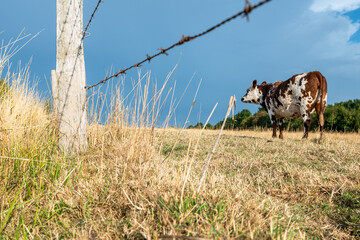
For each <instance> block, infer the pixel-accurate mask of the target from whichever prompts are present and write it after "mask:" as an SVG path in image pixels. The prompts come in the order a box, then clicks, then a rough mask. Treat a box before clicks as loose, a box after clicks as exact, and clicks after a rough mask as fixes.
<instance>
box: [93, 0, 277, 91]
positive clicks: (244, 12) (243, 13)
mask: <svg viewBox="0 0 360 240" xmlns="http://www.w3.org/2000/svg"><path fill="white" fill-rule="evenodd" d="M270 1H271V0H263V1H261V2H259V3H257V4H256V5H253V6H252V5H251V4H250V3H249V1H248V0H246V2H245V7H244V9H243V10H242V11H240V12H238V13H236V14H235V15H233V16H231V17H229V18H227V19H225V20H224V21H222V22H220V23H218V24H216V25H215V26H213V27H210V28H209V29H207V30H205V31H204V32H201V33H199V34H197V35H194V36H184V35H182V37H181V39H180V40H179V41H178V42H176V43H174V44H173V45H171V46H170V47H168V48H165V49H164V48H159V49H158V50H159V52H158V53H156V54H154V55H152V56H150V55H148V54H146V58H145V59H144V60H142V61H140V62H138V63H136V64H134V65H132V66H130V67H127V68H125V69H120V70H119V71H118V72H116V73H115V74H114V75H111V76H109V77H106V78H104V79H103V80H101V81H100V82H98V83H95V84H93V85H90V86H87V87H86V89H88V90H89V89H91V88H93V87H96V86H97V85H99V84H103V83H105V82H107V81H108V80H110V79H112V78H114V77H118V76H119V75H120V74H125V73H126V72H127V71H128V70H130V69H132V68H134V67H139V66H141V65H142V64H143V63H145V62H146V61H148V62H149V63H150V61H151V60H152V59H153V58H155V57H157V56H160V55H162V54H164V55H166V56H167V55H168V53H167V52H168V51H169V50H171V49H173V48H174V47H177V46H180V45H183V44H184V43H187V42H190V41H192V40H194V39H196V38H199V37H202V36H204V35H205V34H208V33H209V32H212V31H214V30H215V29H217V28H219V27H221V26H222V25H224V24H226V23H228V22H230V21H232V20H234V19H235V18H238V17H240V16H244V17H246V18H247V20H249V14H250V12H252V11H253V10H254V9H256V8H258V7H260V6H262V5H264V4H265V3H267V2H270ZM100 2H101V1H100Z"/></svg>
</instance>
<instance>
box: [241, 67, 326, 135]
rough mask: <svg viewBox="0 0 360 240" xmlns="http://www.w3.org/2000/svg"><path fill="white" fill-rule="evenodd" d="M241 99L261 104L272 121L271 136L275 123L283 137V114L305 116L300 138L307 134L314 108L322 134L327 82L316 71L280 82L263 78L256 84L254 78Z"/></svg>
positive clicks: (287, 116)
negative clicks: (268, 81)
mask: <svg viewBox="0 0 360 240" xmlns="http://www.w3.org/2000/svg"><path fill="white" fill-rule="evenodd" d="M241 101H242V102H244V103H255V104H259V105H261V106H262V107H263V108H264V109H265V110H266V111H267V113H268V114H269V117H270V120H271V123H272V124H273V137H276V123H277V124H278V125H279V129H280V135H279V138H281V139H283V128H284V126H283V125H284V120H285V118H290V119H295V118H300V117H302V118H303V120H304V135H303V138H307V137H308V134H309V129H310V126H311V121H312V119H311V114H310V113H311V112H313V111H314V110H315V111H316V113H317V116H318V119H319V125H320V138H321V137H322V133H323V130H324V110H325V106H326V101H327V82H326V78H325V77H324V76H323V75H322V74H321V73H320V72H318V71H314V72H309V73H303V74H297V75H294V76H292V77H291V78H289V79H288V80H286V81H282V82H281V81H279V82H275V83H266V82H263V83H262V84H261V85H257V81H256V80H254V81H253V83H252V84H251V86H250V88H248V90H247V92H246V94H245V95H244V97H242V98H241Z"/></svg>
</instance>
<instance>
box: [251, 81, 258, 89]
mask: <svg viewBox="0 0 360 240" xmlns="http://www.w3.org/2000/svg"><path fill="white" fill-rule="evenodd" d="M256 85H257V81H256V80H254V81H253V83H252V87H253V88H256Z"/></svg>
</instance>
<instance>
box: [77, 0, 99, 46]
mask: <svg viewBox="0 0 360 240" xmlns="http://www.w3.org/2000/svg"><path fill="white" fill-rule="evenodd" d="M102 1H103V0H99V1H98V3H97V5H96V7H95V9H94V11H93V13H92V14H91V17H90V19H89V22H88V23H87V24H86V27H85V29H84V31H83V35H82V37H81V41H82V40H84V38H85V36H86V34H87V30H88V28H89V26H90V24H91V21H92V20H93V18H94V16H95V13H96V11H97V10H98V8H99V5H100V3H102Z"/></svg>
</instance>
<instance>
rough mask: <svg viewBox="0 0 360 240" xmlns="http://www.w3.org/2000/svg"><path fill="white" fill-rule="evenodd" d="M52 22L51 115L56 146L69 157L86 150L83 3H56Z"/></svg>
mask: <svg viewBox="0 0 360 240" xmlns="http://www.w3.org/2000/svg"><path fill="white" fill-rule="evenodd" d="M56 22H57V23H56V28H57V33H56V70H52V71H51V84H52V91H53V103H54V104H53V106H54V115H55V119H56V121H57V124H58V129H59V134H60V135H59V136H60V138H59V146H60V148H61V149H62V150H63V151H65V152H67V153H69V154H71V153H74V152H76V151H84V150H86V148H87V139H86V128H87V96H86V89H85V86H86V75H85V60H84V51H83V44H82V31H83V0H57V2H56Z"/></svg>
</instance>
